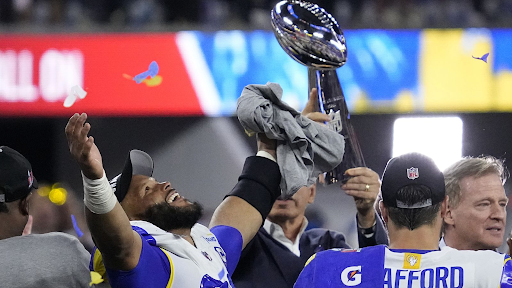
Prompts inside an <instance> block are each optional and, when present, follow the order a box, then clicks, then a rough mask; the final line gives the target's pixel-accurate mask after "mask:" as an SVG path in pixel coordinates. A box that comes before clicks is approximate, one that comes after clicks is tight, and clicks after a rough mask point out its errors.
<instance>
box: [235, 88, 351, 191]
mask: <svg viewBox="0 0 512 288" xmlns="http://www.w3.org/2000/svg"><path fill="white" fill-rule="evenodd" d="M282 94H283V89H282V88H281V86H279V84H277V83H267V84H266V85H248V86H246V87H245V88H244V90H243V91H242V95H241V96H240V98H238V102H237V111H236V112H237V116H238V120H239V121H240V123H241V124H242V126H243V127H244V128H245V130H246V131H248V132H255V133H265V135H266V136H267V137H268V138H270V139H276V140H277V151H276V152H277V164H278V165H279V169H280V170H281V175H282V180H281V190H282V193H283V194H285V195H291V194H294V193H295V192H297V190H299V189H300V188H301V187H302V186H309V185H312V184H313V183H315V182H316V178H317V177H318V175H319V174H320V173H323V172H327V171H331V170H332V169H333V168H334V167H336V166H337V165H338V164H340V163H341V160H342V159H343V153H344V150H345V139H344V138H343V136H342V135H340V134H338V133H337V132H335V131H332V130H330V129H329V128H327V127H326V126H324V125H321V124H319V123H316V122H314V121H312V120H310V119H309V118H307V117H304V116H302V115H301V114H300V113H299V112H298V111H296V110H295V109H293V108H291V107H290V106H288V105H287V104H286V103H285V102H283V101H281V97H282Z"/></svg>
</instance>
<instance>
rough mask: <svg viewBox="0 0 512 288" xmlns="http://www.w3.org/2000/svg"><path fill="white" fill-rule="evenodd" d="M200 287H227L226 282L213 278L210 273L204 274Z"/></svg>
mask: <svg viewBox="0 0 512 288" xmlns="http://www.w3.org/2000/svg"><path fill="white" fill-rule="evenodd" d="M199 287H200V288H229V284H228V282H222V281H220V280H217V279H215V278H212V277H211V276H210V275H208V274H206V275H204V276H203V279H201V286H199Z"/></svg>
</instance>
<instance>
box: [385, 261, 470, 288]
mask: <svg viewBox="0 0 512 288" xmlns="http://www.w3.org/2000/svg"><path fill="white" fill-rule="evenodd" d="M406 283H407V287H408V288H411V287H413V285H414V284H416V283H419V284H420V287H421V288H462V287H463V286H464V269H462V267H459V266H455V267H450V268H447V267H436V268H435V269H433V268H428V269H424V270H407V269H396V270H395V271H393V270H392V269H390V268H384V287H386V288H398V287H406V286H405V284H406Z"/></svg>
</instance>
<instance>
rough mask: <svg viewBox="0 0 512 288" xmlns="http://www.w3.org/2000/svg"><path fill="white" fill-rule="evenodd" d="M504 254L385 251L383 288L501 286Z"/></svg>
mask: <svg viewBox="0 0 512 288" xmlns="http://www.w3.org/2000/svg"><path fill="white" fill-rule="evenodd" d="M504 260H505V255H503V254H499V253H496V252H494V251H459V250H456V249H453V248H450V247H448V246H445V247H443V248H441V250H440V251H432V252H429V253H425V254H420V253H407V252H405V253H404V252H393V251H391V250H389V249H387V248H386V251H385V262H384V287H389V288H392V287H393V288H394V287H418V288H419V287H468V288H470V287H496V288H497V287H500V282H501V275H502V271H503V264H504Z"/></svg>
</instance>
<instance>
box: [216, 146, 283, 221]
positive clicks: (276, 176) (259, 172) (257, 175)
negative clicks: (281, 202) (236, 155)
mask: <svg viewBox="0 0 512 288" xmlns="http://www.w3.org/2000/svg"><path fill="white" fill-rule="evenodd" d="M280 182H281V173H280V172H279V166H278V165H277V163H276V162H274V161H272V160H270V159H267V158H265V157H260V156H251V157H248V158H247V159H246V160H245V164H244V168H243V169H242V174H241V175H240V177H238V183H237V184H236V185H235V187H234V188H233V190H231V192H230V193H229V194H228V195H226V197H228V196H237V197H240V198H242V199H244V200H245V201H247V203H249V204H251V205H252V206H253V207H254V208H256V210H258V212H260V214H261V217H262V218H263V220H265V218H267V215H268V213H270V210H271V209H272V205H274V202H275V201H276V199H277V197H279V195H281V189H280V188H279V183H280Z"/></svg>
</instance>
